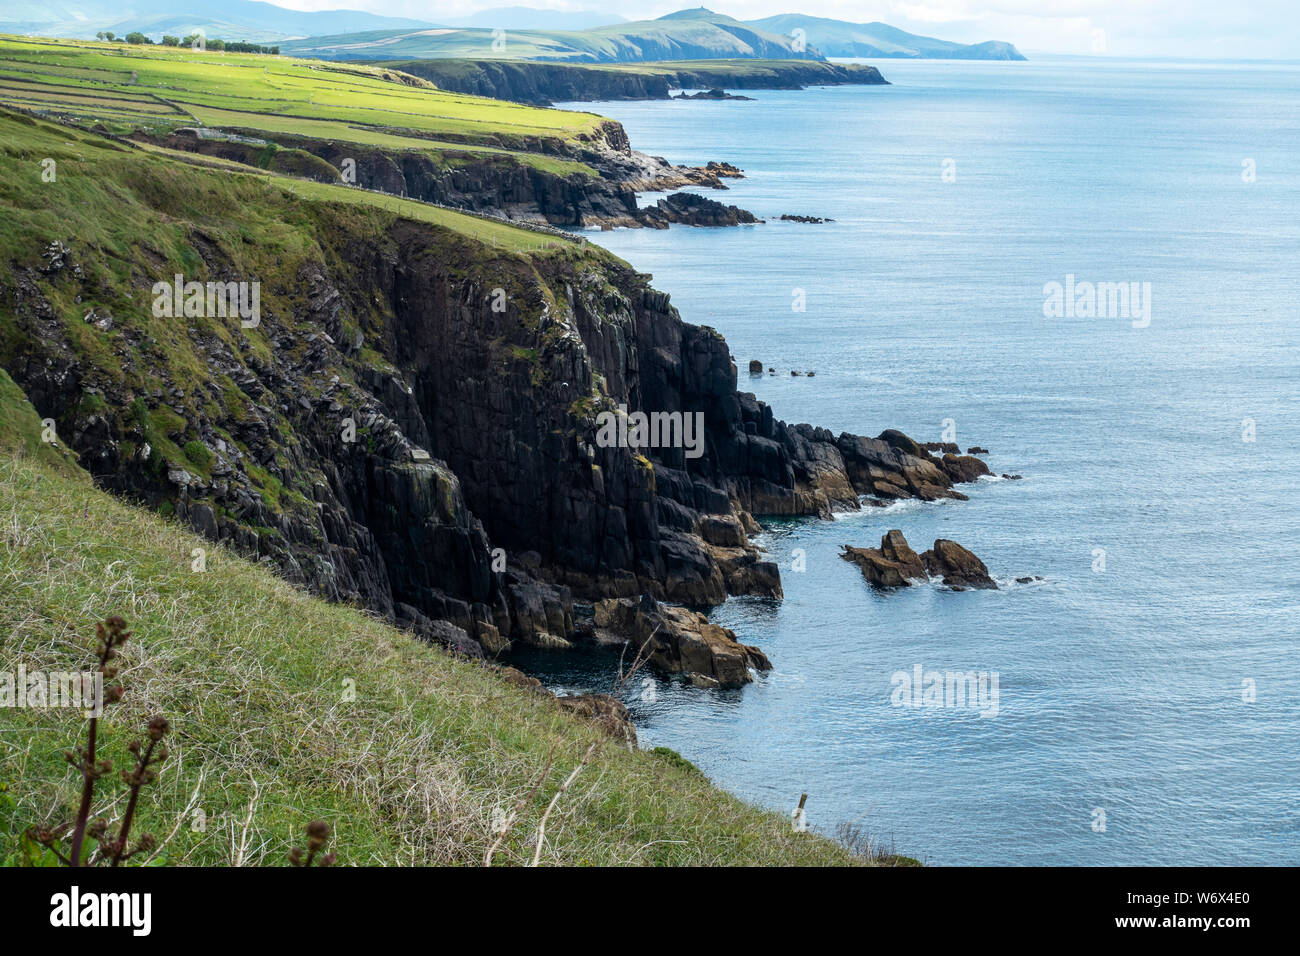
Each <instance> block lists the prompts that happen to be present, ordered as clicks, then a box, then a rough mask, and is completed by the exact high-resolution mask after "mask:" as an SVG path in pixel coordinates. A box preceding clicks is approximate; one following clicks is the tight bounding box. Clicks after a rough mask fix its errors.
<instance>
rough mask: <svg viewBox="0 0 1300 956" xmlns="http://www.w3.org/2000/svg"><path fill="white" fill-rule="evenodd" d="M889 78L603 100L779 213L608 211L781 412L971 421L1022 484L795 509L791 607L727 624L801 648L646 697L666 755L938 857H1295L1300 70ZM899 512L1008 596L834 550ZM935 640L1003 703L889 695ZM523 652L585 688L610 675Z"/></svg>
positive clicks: (650, 268) (823, 420)
mask: <svg viewBox="0 0 1300 956" xmlns="http://www.w3.org/2000/svg"><path fill="white" fill-rule="evenodd" d="M879 66H880V67H881V69H882V71H883V72H884V74H885V76H886V77H887V78H888V79H890V80H892V81H893V83H894V85H893V86H888V87H839V88H829V89H811V90H806V91H802V92H762V91H760V92H755V93H752V94H750V95H752V96H753V97H754V102H705V101H695V102H680V103H678V102H643V103H601V104H596V105H595V106H591V105H589V104H583V105H582V107H581V108H587V109H594V110H595V111H597V112H601V113H603V114H605V115H607V116H610V117H613V118H615V119H618V120H620V121H622V122H623V123H624V124H625V125H626V127H627V130H628V133H629V134H630V136H631V139H632V143H633V145H634V146H636V147H637V148H639V149H642V150H645V151H647V152H651V153H655V154H658V155H663V156H665V157H667V158H669V159H670V160H673V161H674V162H683V163H692V164H698V163H704V162H707V161H708V160H712V159H717V160H726V161H729V162H733V163H736V164H737V165H739V166H741V167H742V168H744V169H745V170H746V175H747V178H746V179H744V180H740V181H738V182H735V183H734V185H733V187H732V188H731V190H730V191H729V192H726V193H716V192H712V191H705V192H706V194H708V195H712V196H714V197H715V198H719V199H725V200H726V201H727V202H730V203H735V204H737V205H740V206H742V207H744V208H747V209H750V210H752V211H753V212H754V213H756V214H757V215H759V216H760V217H765V218H768V220H769V221H768V222H767V223H766V224H765V225H760V226H753V227H747V228H739V229H713V230H707V229H692V228H689V227H674V228H673V229H671V230H670V231H667V232H659V231H652V230H640V231H636V230H624V231H618V232H613V233H590V236H591V238H592V239H593V240H594V241H597V242H600V243H602V244H603V245H605V246H607V247H609V248H610V249H611V250H613V251H614V252H615V253H617V254H618V255H620V256H622V257H623V258H625V259H627V260H628V261H629V262H631V263H632V264H633V265H635V266H636V267H637V268H638V269H640V270H642V271H645V272H651V273H653V274H654V277H655V285H656V286H657V287H658V288H660V289H663V290H665V291H667V292H670V293H671V294H672V297H673V301H674V303H675V304H676V305H677V307H678V308H679V309H680V310H681V312H682V315H683V317H684V318H686V319H687V320H688V321H692V322H698V323H703V324H707V325H712V326H714V327H716V328H717V329H719V330H720V331H721V332H722V333H723V334H724V335H725V336H726V337H727V340H728V341H729V342H730V345H731V349H732V352H733V354H734V356H735V358H736V360H737V363H738V365H739V366H740V368H741V370H742V372H741V378H742V382H741V388H742V389H747V390H752V391H753V392H755V393H756V394H757V395H758V396H759V397H760V398H761V399H763V400H764V401H766V402H768V403H770V404H771V405H772V406H773V408H774V409H775V412H776V414H777V416H778V417H780V418H783V419H785V420H786V421H789V422H803V421H807V422H813V423H816V424H819V425H824V426H826V427H829V428H831V429H834V430H836V431H838V430H842V429H847V430H850V431H853V432H857V433H861V434H870V435H874V434H877V433H878V432H880V431H881V430H882V429H884V428H887V427H896V428H901V429H903V430H905V431H906V432H908V433H909V434H910V435H912V436H913V437H915V438H917V439H919V440H940V439H941V437H944V436H943V432H944V429H945V426H948V427H950V428H951V429H954V430H955V437H956V441H958V442H959V443H960V444H961V445H962V446H963V448H965V447H966V446H968V445H975V444H978V445H982V446H985V447H987V448H989V449H991V451H992V454H991V456H989V458H988V461H989V463H990V465H991V466H992V467H993V468H994V470H995V471H996V472H998V473H1001V472H1010V473H1019V474H1022V475H1023V476H1024V479H1023V480H1022V481H1003V480H994V481H981V482H980V483H978V484H977V485H974V486H968V487H967V489H966V490H968V491H969V493H970V496H971V500H970V501H968V502H960V503H941V504H921V503H915V502H909V503H906V504H902V505H897V506H893V507H890V508H888V509H883V510H882V509H865V510H863V511H862V512H860V513H854V514H844V515H840V516H838V517H837V519H836V520H834V521H813V520H810V521H798V522H789V521H784V522H771V523H768V524H767V525H766V531H765V533H764V534H763V535H762V537H761V538H760V543H761V544H762V545H764V546H765V547H766V548H767V549H768V550H769V551H770V553H771V555H772V557H773V559H774V560H777V561H779V562H780V564H781V567H782V577H783V579H784V584H785V600H784V601H783V602H781V603H775V602H770V601H764V600H754V599H733V600H732V601H730V602H729V603H727V604H726V605H725V606H723V607H721V608H719V609H717V611H716V612H715V614H714V618H715V619H716V620H717V621H719V622H721V623H723V624H725V625H727V626H728V627H731V628H734V629H735V630H736V631H737V633H738V634H739V635H740V636H741V638H742V639H743V640H744V641H746V642H748V643H753V644H757V645H759V646H760V647H762V648H763V649H764V650H765V651H766V652H767V653H768V655H769V656H770V657H771V658H772V660H773V662H774V664H775V670H774V671H772V672H771V673H769V674H766V675H761V676H760V677H759V678H758V680H757V681H756V683H754V684H752V685H750V686H749V687H747V688H745V689H744V690H743V691H737V692H724V693H719V692H709V691H702V690H698V689H694V688H689V687H684V686H682V685H680V684H673V683H669V682H664V681H652V682H651V683H650V684H649V685H648V688H643V687H640V686H638V687H636V688H633V689H632V690H631V691H630V692H629V693H628V694H627V699H628V702H629V704H630V706H631V707H632V709H633V711H634V715H635V718H636V721H637V724H638V727H639V729H640V733H641V737H642V741H643V743H644V744H645V745H649V746H655V745H664V746H668V747H672V748H674V749H675V750H678V751H680V752H681V753H682V754H683V755H684V756H686V757H688V758H689V759H691V760H692V761H694V762H695V763H697V764H698V765H699V766H700V767H701V768H703V769H704V770H705V771H706V772H707V773H708V774H709V775H710V776H711V777H712V778H713V779H714V780H716V781H717V782H718V783H719V784H721V785H722V786H724V787H727V788H728V789H730V790H732V791H734V792H736V793H738V794H740V795H742V796H744V797H746V798H747V799H750V800H753V801H756V802H758V803H761V804H764V805H767V806H770V807H773V808H777V809H781V810H785V811H789V810H790V809H791V808H793V806H794V804H795V802H796V801H797V799H798V796H799V794H800V793H802V792H807V793H808V794H809V795H810V796H809V802H808V820H809V823H810V824H811V825H812V826H813V827H814V828H818V829H823V830H826V831H831V830H833V829H834V827H835V826H836V825H837V824H839V823H841V822H846V821H850V822H856V823H858V824H860V825H861V826H862V827H863V828H865V829H866V830H868V831H869V832H872V833H874V834H876V835H877V836H878V837H880V838H882V839H884V840H885V841H886V842H889V841H892V842H893V844H894V845H895V846H896V848H897V849H898V850H899V851H900V852H906V853H909V854H912V855H915V856H918V857H921V858H923V859H924V860H926V861H927V862H929V863H933V864H975V863H984V864H1121V863H1125V864H1139V863H1151V864H1231V863H1237V864H1241V863H1254V862H1259V863H1272V864H1297V863H1300V480H1297V476H1298V475H1300V315H1298V313H1300V65H1297V64H1242V63H1215V62H1208V63H1161V62H1139V61H1122V60H1121V61H1105V62H1091V61H1087V60H1077V61H1071V60H1046V59H1044V60H1038V61H1032V62H1029V63H959V62H951V63H944V62H928V63H927V62H897V61H888V60H887V61H884V62H882V63H880V64H879ZM1251 169H1253V171H1254V175H1253V180H1254V181H1253V182H1247V181H1245V180H1246V179H1249V178H1251V177H1250V175H1249V173H1250V170H1251ZM945 170H947V171H948V173H949V175H948V176H947V177H946V178H945V175H944V174H945ZM1243 173H1246V174H1247V175H1246V176H1245V177H1243ZM948 180H951V181H948ZM649 198H653V197H649ZM782 213H796V214H803V215H815V216H827V217H831V218H833V219H834V220H835V222H833V223H828V224H823V225H802V224H796V223H786V222H776V221H772V217H775V216H779V215H780V214H782ZM1067 275H1073V276H1074V277H1075V281H1076V283H1081V282H1084V281H1089V282H1124V283H1130V282H1136V283H1139V284H1141V283H1150V289H1151V301H1150V305H1151V311H1150V321H1149V324H1146V325H1145V327H1137V328H1135V327H1134V320H1133V318H1132V317H1131V316H1130V317H1129V318H1123V317H1118V316H1096V317H1067V318H1048V317H1045V316H1044V299H1045V298H1046V296H1045V295H1044V286H1045V285H1046V284H1047V283H1050V282H1053V281H1056V282H1060V283H1062V284H1064V283H1065V282H1066V281H1067V280H1066V277H1067ZM1139 288H1141V286H1140V285H1139ZM798 290H802V296H803V299H804V301H805V303H806V308H805V311H803V312H797V311H794V310H793V308H792V305H793V304H794V303H795V302H796V299H797V298H798V296H799V294H800V293H799V291H798ZM1137 322H1138V324H1139V325H1143V324H1144V323H1143V320H1142V319H1141V318H1139V319H1138V320H1137ZM752 358H758V359H761V360H762V361H763V363H764V364H765V366H772V367H774V368H776V369H777V371H778V374H777V375H775V376H770V377H769V376H766V375H765V376H762V377H759V378H755V379H750V378H749V377H748V376H747V374H746V372H745V369H746V368H747V365H748V361H749V360H750V359H752ZM791 369H800V370H809V369H811V370H815V371H816V373H817V375H816V377H815V378H807V377H792V376H791V375H790V374H789V372H790V370H791ZM1247 420H1249V421H1247ZM1252 423H1253V430H1252ZM1250 438H1253V440H1247V439H1250ZM890 528H900V529H902V530H903V532H904V533H905V534H906V535H907V537H908V539H909V541H911V543H912V544H913V545H914V546H915V547H916V550H918V551H920V550H922V549H924V548H926V547H929V546H930V544H931V543H932V542H933V540H934V539H935V538H937V537H945V538H952V539H955V540H957V541H959V542H961V543H962V544H964V545H966V546H967V547H969V548H971V549H972V550H973V551H975V552H976V553H977V554H978V555H980V556H981V557H982V558H983V559H984V561H985V563H986V564H988V566H989V568H990V570H991V572H992V573H993V575H994V576H995V577H996V578H997V579H998V580H999V582H1001V583H1002V584H1003V585H1004V586H1003V588H1002V589H1001V590H998V591H996V592H965V593H955V592H950V591H944V590H940V589H938V588H935V587H932V586H930V587H926V586H921V587H915V588H911V589H909V590H904V591H902V592H899V593H892V594H882V593H874V592H872V591H871V590H870V589H869V588H868V587H867V585H866V584H865V583H864V581H863V579H862V577H861V575H860V574H859V572H858V571H857V569H856V568H854V567H853V566H851V565H849V564H847V563H845V562H844V561H842V560H840V558H839V557H838V556H837V555H838V551H839V547H840V545H842V544H854V545H875V544H878V542H879V539H880V536H881V535H882V534H883V533H884V532H885V531H887V530H889V529H890ZM1099 549H1100V550H1099ZM800 555H802V559H803V562H804V564H805V566H806V570H804V571H802V572H799V571H796V570H794V569H793V568H794V564H795V562H796V560H797V559H798V558H799V557H800ZM1024 575H1041V576H1042V577H1043V578H1044V579H1045V580H1044V581H1042V582H1038V583H1034V584H1031V585H1017V584H1015V583H1014V578H1016V577H1017V576H1024ZM917 665H920V666H921V667H922V668H923V669H925V670H927V671H928V670H937V671H959V672H967V671H976V672H980V671H987V672H989V674H990V678H991V676H992V674H993V672H996V674H997V675H998V689H999V699H998V712H997V715H996V716H995V717H981V716H980V714H979V712H978V711H977V710H975V709H971V708H962V707H906V706H895V705H894V703H893V702H892V701H891V691H892V690H893V688H894V686H895V685H894V683H893V680H892V679H893V675H894V674H895V673H896V672H899V671H906V672H909V673H910V672H911V671H912V670H913V668H914V667H916V666H917ZM529 666H530V667H532V668H533V670H534V671H535V672H536V671H539V670H544V671H545V674H546V677H547V679H548V681H549V683H550V684H551V686H553V687H556V688H560V689H564V690H574V691H576V690H579V689H604V688H607V687H608V686H609V682H610V675H611V673H612V671H613V670H614V668H615V666H616V664H615V661H614V660H613V659H611V658H608V657H604V656H594V657H581V658H580V657H574V656H565V655H557V656H549V657H546V656H543V657H539V658H537V659H534V660H530V661H529ZM1252 687H1253V694H1252V693H1251V688H1252ZM1252 697H1253V699H1244V698H1252ZM1103 822H1104V827H1103V826H1102V824H1103Z"/></svg>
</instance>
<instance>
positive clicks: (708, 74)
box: [384, 59, 887, 106]
mask: <svg viewBox="0 0 1300 956" xmlns="http://www.w3.org/2000/svg"><path fill="white" fill-rule="evenodd" d="M384 65H386V66H389V67H391V68H393V69H396V70H401V71H402V72H404V73H411V74H414V75H415V76H419V77H422V78H424V79H426V80H429V81H431V82H433V83H434V84H435V85H436V86H437V87H438V88H439V89H444V90H450V91H452V92H456V93H472V94H474V95H476V96H490V97H493V98H495V99H501V100H514V101H516V102H519V103H530V104H533V105H536V106H549V105H551V103H562V102H576V101H584V100H585V101H594V100H666V99H668V98H669V96H671V95H672V91H673V90H700V89H733V90H736V89H739V90H776V89H780V90H794V89H800V88H802V87H804V86H836V85H843V84H866V85H879V84H885V83H887V81H886V80H885V78H884V77H882V76H881V75H880V71H879V70H877V69H876V68H875V67H871V66H865V65H861V64H840V63H826V62H822V61H816V60H790V61H786V62H782V63H776V62H770V61H769V62H764V63H761V64H759V63H755V64H744V63H732V64H728V67H727V68H726V69H713V68H710V67H708V66H705V65H700V66H686V65H680V64H674V65H672V66H668V65H658V64H648V65H646V66H642V67H639V68H637V69H630V70H621V69H609V68H592V67H585V66H577V65H568V64H559V63H541V62H531V61H526V60H455V59H426V60H402V61H396V60H394V61H389V62H387V63H385V64H384Z"/></svg>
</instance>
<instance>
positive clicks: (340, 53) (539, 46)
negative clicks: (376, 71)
mask: <svg viewBox="0 0 1300 956" xmlns="http://www.w3.org/2000/svg"><path fill="white" fill-rule="evenodd" d="M503 39H504V44H502V43H501V42H499V40H498V38H497V37H496V36H494V33H493V31H492V30H491V29H487V28H481V29H435V30H374V31H367V32H364V33H352V34H343V35H337V36H313V37H309V38H307V39H304V40H290V41H287V42H285V43H283V44H282V45H281V46H282V48H283V50H284V51H285V52H286V53H292V54H294V55H296V56H314V57H322V58H326V59H372V60H373V59H382V60H392V59H401V60H415V59H426V58H430V57H460V58H470V59H478V58H485V57H490V58H494V59H508V60H516V59H530V60H552V61H564V62H575V63H638V62H643V61H655V60H717V59H731V58H757V59H812V60H820V59H821V56H820V55H819V54H818V53H817V52H816V51H815V50H806V51H799V50H796V49H795V48H794V46H793V45H792V43H791V40H790V37H788V36H782V35H780V34H777V33H773V32H770V31H767V30H764V29H761V28H758V27H755V26H753V25H750V24H746V23H742V22H741V21H739V20H736V19H734V18H733V17H728V16H724V15H722V14H718V13H714V12H712V11H711V10H706V9H704V8H703V7H700V8H697V9H694V10H683V11H679V12H678V13H674V14H669V15H667V16H664V17H660V18H659V19H657V20H639V21H635V22H632V23H618V24H611V25H608V26H603V27H595V28H593V29H588V30H581V31H548V30H511V31H508V32H507V33H506V34H505V36H504V38H503Z"/></svg>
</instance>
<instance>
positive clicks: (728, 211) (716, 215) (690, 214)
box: [637, 193, 762, 229]
mask: <svg viewBox="0 0 1300 956" xmlns="http://www.w3.org/2000/svg"><path fill="white" fill-rule="evenodd" d="M637 218H638V219H639V220H640V221H641V222H642V223H643V224H645V225H647V226H652V227H654V228H655V229H667V228H668V225H669V224H670V223H681V224H683V225H687V226H739V225H741V224H750V223H757V222H761V221H762V220H760V219H756V218H755V217H754V214H753V213H751V212H747V211H746V210H744V209H741V208H739V207H738V206H727V205H724V204H723V203H720V202H718V201H717V200H715V199H709V198H708V197H706V196H699V195H696V194H695V193H673V194H672V195H671V196H667V197H665V198H663V199H660V200H659V201H658V202H657V203H655V204H654V205H653V206H647V207H645V208H643V209H641V210H640V211H639V212H638V213H637Z"/></svg>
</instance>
